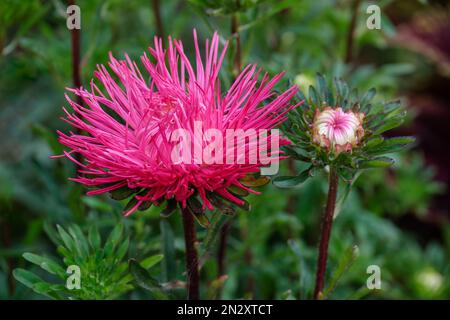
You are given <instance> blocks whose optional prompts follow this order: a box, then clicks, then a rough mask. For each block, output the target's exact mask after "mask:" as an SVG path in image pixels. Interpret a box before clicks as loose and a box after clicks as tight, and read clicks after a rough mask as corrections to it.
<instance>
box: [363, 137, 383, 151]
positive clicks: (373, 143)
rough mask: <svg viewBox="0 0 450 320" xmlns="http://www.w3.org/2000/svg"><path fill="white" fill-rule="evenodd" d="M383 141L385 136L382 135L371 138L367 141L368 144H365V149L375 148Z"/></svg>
mask: <svg viewBox="0 0 450 320" xmlns="http://www.w3.org/2000/svg"><path fill="white" fill-rule="evenodd" d="M383 141H384V138H383V137H381V136H378V137H375V138H372V139H370V140H368V141H367V142H366V145H365V146H364V149H365V150H367V149H371V148H373V147H375V146H377V145H379V144H380V143H382V142H383Z"/></svg>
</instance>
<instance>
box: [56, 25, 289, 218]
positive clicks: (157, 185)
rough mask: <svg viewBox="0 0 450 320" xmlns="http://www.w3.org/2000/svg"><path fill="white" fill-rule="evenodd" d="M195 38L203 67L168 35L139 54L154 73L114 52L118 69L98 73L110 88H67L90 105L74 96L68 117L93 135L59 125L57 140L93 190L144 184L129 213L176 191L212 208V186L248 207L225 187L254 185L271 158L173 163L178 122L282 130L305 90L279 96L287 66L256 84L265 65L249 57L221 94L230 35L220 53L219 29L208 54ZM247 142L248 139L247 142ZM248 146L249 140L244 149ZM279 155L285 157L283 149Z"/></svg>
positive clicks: (189, 127) (190, 128)
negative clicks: (248, 180)
mask: <svg viewBox="0 0 450 320" xmlns="http://www.w3.org/2000/svg"><path fill="white" fill-rule="evenodd" d="M194 45H195V66H193V65H191V63H190V62H189V60H188V57H187V56H186V54H185V53H184V50H183V44H182V43H181V41H178V40H173V41H172V39H171V38H169V46H168V49H167V51H165V50H163V48H162V40H161V39H158V38H156V37H155V40H154V48H150V49H149V50H150V54H151V56H152V57H153V59H150V58H149V57H147V55H146V54H144V55H143V56H142V57H141V62H142V64H143V65H144V67H145V70H146V72H148V75H146V74H143V73H141V71H140V70H139V68H138V67H137V65H136V63H135V62H134V61H132V60H131V59H130V58H129V57H128V55H125V60H116V59H115V58H114V57H113V56H112V55H111V54H110V62H109V64H108V65H109V68H110V69H111V70H112V71H113V73H114V75H111V74H110V73H109V72H108V70H107V68H106V67H105V66H103V65H100V66H98V69H97V71H96V72H95V73H94V76H95V77H96V78H97V79H98V80H99V81H100V83H101V88H104V89H100V88H99V87H98V86H97V85H96V84H95V83H94V81H93V80H92V81H91V84H90V90H86V89H83V88H80V89H68V90H69V91H71V92H73V93H75V94H76V95H77V96H80V97H82V99H83V101H84V104H85V106H80V105H78V104H77V103H75V102H74V101H72V100H71V99H70V98H69V97H68V96H67V95H66V99H67V101H68V102H69V104H70V105H71V106H72V108H73V110H74V113H69V112H68V111H67V110H66V109H64V111H65V113H66V115H67V118H66V119H64V120H65V121H66V122H68V123H69V124H70V125H72V126H73V127H75V128H78V129H80V130H82V131H83V132H84V133H85V134H76V133H74V132H70V133H69V134H64V133H62V132H58V134H59V136H60V137H59V141H60V142H61V143H62V144H63V145H65V146H67V147H69V148H70V149H71V150H70V151H69V152H65V153H64V155H65V156H66V157H67V158H69V159H70V160H72V161H73V162H76V163H77V164H78V165H79V167H80V168H81V169H80V170H79V173H80V176H79V177H77V178H73V179H72V180H73V181H76V182H79V183H82V184H84V185H86V186H89V187H93V188H94V189H93V190H90V191H89V192H88V193H87V194H89V195H94V194H101V193H105V192H109V191H112V190H115V189H117V188H121V187H124V186H126V187H128V188H130V189H131V188H138V189H139V190H142V191H141V192H139V194H138V195H136V199H137V200H138V203H137V204H136V205H135V206H134V207H133V208H131V209H130V210H129V211H128V212H126V214H127V215H128V214H130V213H132V212H134V211H135V210H136V209H137V208H138V206H139V205H140V204H141V203H143V202H156V201H158V202H160V201H162V200H164V199H175V200H176V201H178V202H180V203H181V204H182V206H183V207H185V206H186V201H187V199H188V198H189V197H190V196H192V195H193V194H194V193H195V194H198V195H199V197H200V198H201V200H202V202H203V207H204V208H206V207H207V208H209V209H213V205H212V203H211V201H210V199H209V198H208V194H209V193H212V192H214V193H217V194H218V195H220V196H222V197H224V198H226V199H228V200H230V201H232V202H234V203H236V204H239V205H242V204H243V201H242V200H241V199H240V198H238V197H235V196H234V195H233V194H232V193H230V192H229V191H228V190H227V188H228V187H230V186H235V187H238V188H241V189H245V190H247V191H250V192H253V193H256V192H255V191H253V190H251V189H249V188H247V187H246V186H244V185H242V184H241V183H240V181H239V180H240V179H242V178H243V177H245V176H246V175H248V174H251V173H256V172H258V171H259V170H260V168H261V167H262V166H263V164H262V163H261V162H260V161H258V162H257V163H253V164H250V163H244V164H225V163H224V164H204V163H201V164H198V163H178V164H175V163H174V162H173V161H172V159H171V153H172V151H173V148H174V146H175V145H176V144H177V143H176V142H173V141H171V140H170V136H171V134H172V133H173V132H174V131H176V130H177V129H180V128H182V129H184V130H188V131H189V132H192V133H193V132H194V126H195V123H197V122H201V123H202V125H203V130H205V129H208V128H212V129H217V130H219V131H221V132H223V134H224V135H225V131H226V130H227V129H242V130H248V129H256V130H258V129H272V128H275V127H276V126H277V125H279V124H280V123H281V122H283V121H284V120H285V119H286V117H285V115H286V113H287V112H288V111H289V110H290V109H292V108H294V107H295V106H292V105H290V104H289V100H290V99H291V98H292V96H293V95H294V94H295V92H296V90H297V89H296V88H295V87H294V86H293V87H291V88H289V89H288V90H287V91H286V92H284V93H283V94H281V95H279V96H275V95H274V93H273V92H272V88H273V87H274V85H275V84H276V83H277V81H278V80H279V79H280V78H281V76H282V74H278V75H276V76H274V77H273V78H272V79H270V78H269V77H268V75H267V74H264V76H263V77H262V80H261V81H260V82H259V83H258V76H259V74H260V71H261V70H260V69H259V70H257V69H256V66H255V65H249V66H247V67H246V68H245V69H244V70H243V71H242V73H241V74H240V75H239V76H238V77H237V79H236V80H235V81H234V83H233V84H232V86H231V88H230V89H229V90H228V91H227V92H226V93H224V94H222V92H221V87H220V80H219V70H220V67H221V64H222V61H223V59H224V55H225V52H226V47H227V43H225V45H224V48H223V50H222V52H220V51H219V36H218V35H217V34H216V33H215V34H214V36H213V38H212V41H211V42H209V41H208V40H207V41H206V45H205V48H204V50H205V56H204V59H202V56H201V53H200V49H199V46H198V42H197V36H196V33H195V31H194ZM153 61H155V62H153ZM166 61H167V62H166ZM149 76H150V78H149ZM149 79H150V80H149ZM267 101H270V102H267ZM263 103H265V105H263ZM266 139H267V140H269V138H268V137H267V138H266ZM200 141H201V142H200V143H202V144H203V145H205V144H206V142H205V141H204V140H200ZM195 143H198V141H196V142H195ZM287 143H288V142H287V141H286V140H282V141H281V142H280V144H281V145H283V144H287ZM245 144H246V145H247V146H250V143H249V142H248V141H246V142H245ZM268 145H269V146H270V143H268ZM268 148H269V147H268ZM250 149H251V148H244V150H245V152H246V153H249V152H250ZM192 152H193V151H192ZM74 153H78V154H80V155H81V156H82V157H83V158H84V161H83V163H79V162H78V161H77V160H76V159H75V157H74ZM272 156H274V157H275V158H277V159H278V160H279V159H281V158H282V156H279V154H275V153H274V154H272Z"/></svg>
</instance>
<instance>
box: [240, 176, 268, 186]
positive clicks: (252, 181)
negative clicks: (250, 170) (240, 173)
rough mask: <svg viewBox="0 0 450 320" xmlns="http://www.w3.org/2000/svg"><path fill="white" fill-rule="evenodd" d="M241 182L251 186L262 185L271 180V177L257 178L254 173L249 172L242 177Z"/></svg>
mask: <svg viewBox="0 0 450 320" xmlns="http://www.w3.org/2000/svg"><path fill="white" fill-rule="evenodd" d="M239 182H240V183H242V184H243V185H244V186H246V187H249V188H252V187H253V188H254V187H262V186H265V185H266V184H268V183H269V182H270V178H269V177H266V176H260V177H258V178H256V177H255V176H254V175H253V174H248V175H246V176H245V177H244V178H242V179H240V180H239Z"/></svg>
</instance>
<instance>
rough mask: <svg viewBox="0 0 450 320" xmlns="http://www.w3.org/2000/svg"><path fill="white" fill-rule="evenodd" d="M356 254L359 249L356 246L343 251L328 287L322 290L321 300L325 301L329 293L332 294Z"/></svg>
mask: <svg viewBox="0 0 450 320" xmlns="http://www.w3.org/2000/svg"><path fill="white" fill-rule="evenodd" d="M358 252H359V249H358V246H356V245H355V246H353V247H351V248H349V249H347V250H346V251H345V253H344V255H343V257H342V259H341V261H340V262H339V265H338V267H337V269H336V271H335V272H334V273H333V276H332V277H331V280H330V282H329V285H328V287H327V288H326V289H325V290H324V292H323V294H322V296H321V299H326V298H327V297H328V296H329V295H330V293H331V292H333V290H334V289H335V288H336V285H337V283H338V281H339V280H340V279H341V278H342V276H343V275H344V273H345V272H346V271H347V270H348V269H350V267H351V266H352V264H353V262H354V261H355V260H356V258H357V257H358Z"/></svg>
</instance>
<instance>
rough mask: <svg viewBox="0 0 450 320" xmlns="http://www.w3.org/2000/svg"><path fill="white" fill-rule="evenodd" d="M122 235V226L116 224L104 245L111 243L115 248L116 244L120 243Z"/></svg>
mask: <svg viewBox="0 0 450 320" xmlns="http://www.w3.org/2000/svg"><path fill="white" fill-rule="evenodd" d="M122 233H123V224H122V223H118V224H117V225H116V226H115V227H114V229H113V231H111V233H110V234H109V237H108V240H106V244H108V243H111V244H112V247H113V248H115V247H116V246H117V244H118V243H119V242H120V239H121V238H122Z"/></svg>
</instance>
